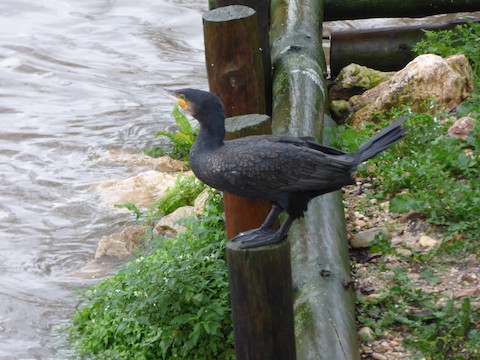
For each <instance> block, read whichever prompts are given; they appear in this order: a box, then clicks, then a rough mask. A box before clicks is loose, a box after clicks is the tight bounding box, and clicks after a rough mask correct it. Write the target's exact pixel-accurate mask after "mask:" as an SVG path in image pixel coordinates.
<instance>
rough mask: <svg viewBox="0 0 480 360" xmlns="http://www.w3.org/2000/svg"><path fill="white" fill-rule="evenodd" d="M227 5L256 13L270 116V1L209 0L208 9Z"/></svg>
mask: <svg viewBox="0 0 480 360" xmlns="http://www.w3.org/2000/svg"><path fill="white" fill-rule="evenodd" d="M228 5H245V6H248V7H251V8H252V9H253V10H255V12H256V13H257V19H258V30H259V41H260V53H261V55H262V62H263V70H264V71H263V76H264V84H265V110H266V114H267V115H272V72H271V70H270V69H271V67H272V65H271V56H270V0H209V6H210V9H216V8H218V7H221V6H228Z"/></svg>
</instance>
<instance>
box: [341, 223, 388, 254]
mask: <svg viewBox="0 0 480 360" xmlns="http://www.w3.org/2000/svg"><path fill="white" fill-rule="evenodd" d="M357 221H358V220H357ZM380 232H383V233H384V234H385V235H387V236H388V235H389V233H388V230H387V229H385V228H378V227H375V228H371V229H368V230H364V231H360V232H358V233H355V234H353V235H352V238H351V239H350V246H351V247H352V248H354V249H357V248H367V247H369V246H370V244H371V243H372V242H373V240H375V236H377V234H378V233H380Z"/></svg>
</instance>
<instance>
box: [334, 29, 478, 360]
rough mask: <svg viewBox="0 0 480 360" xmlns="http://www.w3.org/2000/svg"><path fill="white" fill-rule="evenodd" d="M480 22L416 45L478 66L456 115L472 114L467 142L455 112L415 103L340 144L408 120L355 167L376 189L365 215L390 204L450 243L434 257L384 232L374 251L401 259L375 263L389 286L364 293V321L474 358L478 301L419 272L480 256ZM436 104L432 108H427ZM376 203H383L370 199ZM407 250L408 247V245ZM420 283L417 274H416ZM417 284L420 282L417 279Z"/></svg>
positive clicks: (424, 348) (417, 344)
mask: <svg viewBox="0 0 480 360" xmlns="http://www.w3.org/2000/svg"><path fill="white" fill-rule="evenodd" d="M479 40H480V24H478V23H470V24H468V25H466V26H460V27H458V28H457V29H456V30H455V31H440V32H430V31H428V32H426V40H425V41H422V42H421V43H419V44H417V46H416V48H415V50H416V51H417V53H418V54H421V53H436V54H438V55H441V56H449V55H452V54H459V53H463V54H465V55H466V56H467V57H469V60H470V63H471V65H472V68H473V69H474V85H475V90H474V92H473V93H472V95H471V97H470V98H469V99H467V100H466V101H465V102H464V103H462V104H461V105H460V106H459V107H458V109H457V113H456V114H455V115H456V116H455V117H456V118H459V117H462V116H467V115H468V116H470V117H472V118H473V119H475V120H476V123H475V127H474V129H473V131H472V132H471V133H470V134H469V136H468V137H467V138H466V139H465V140H462V139H458V138H452V137H447V136H446V132H447V129H448V128H449V127H450V126H451V125H452V123H453V121H452V120H454V118H453V117H452V114H446V113H445V114H434V115H430V114H416V113H412V112H411V111H410V110H409V108H408V107H405V108H403V109H393V110H392V111H391V112H390V113H389V114H383V115H380V116H379V117H380V119H381V121H380V122H379V123H375V124H374V123H372V124H368V125H367V126H366V128H365V129H362V130H357V129H352V128H350V127H349V126H340V127H339V128H338V130H339V131H338V133H337V135H336V136H337V137H336V138H335V139H334V145H335V146H338V147H341V148H343V149H347V150H355V149H356V148H357V147H358V146H359V145H360V144H361V143H363V142H364V141H366V140H367V139H368V138H370V137H371V136H372V135H373V134H374V133H375V132H376V131H378V130H380V129H381V128H383V127H385V126H386V125H387V124H388V123H390V122H391V121H392V119H397V118H399V117H401V116H404V115H406V116H408V118H409V120H408V125H409V126H410V130H409V133H408V137H407V138H406V139H405V140H403V141H401V142H400V143H399V144H397V145H396V146H395V148H394V149H392V150H389V151H386V152H384V153H381V154H380V155H379V156H377V157H376V159H375V160H374V161H372V162H370V163H368V164H366V165H364V166H362V167H360V169H359V170H358V171H357V172H356V175H357V176H358V177H359V178H368V182H369V183H372V184H373V188H374V189H373V190H370V189H366V190H365V191H364V192H365V193H366V198H365V199H363V200H362V201H358V204H360V206H362V205H364V206H365V205H367V204H368V207H369V209H365V210H364V209H361V208H360V209H359V210H360V211H361V212H363V213H367V214H368V213H369V212H372V209H371V208H372V207H373V206H379V205H373V204H374V203H382V202H384V201H385V200H389V203H390V207H389V209H390V211H392V212H395V213H409V212H416V213H418V214H420V215H421V217H422V218H425V219H426V220H427V221H428V223H430V224H431V225H430V226H431V227H432V228H435V229H436V230H439V231H441V232H442V233H443V239H442V243H441V245H440V246H439V247H437V248H435V249H433V250H432V251H430V253H427V254H425V253H420V252H418V251H415V250H414V249H408V250H410V251H411V253H412V256H411V257H408V256H407V257H405V256H404V255H402V252H401V251H399V249H398V248H397V247H394V246H392V244H391V242H390V240H389V239H388V238H387V237H385V236H377V238H376V239H375V241H374V244H373V245H372V247H371V249H370V251H371V252H372V253H377V254H381V255H382V256H387V255H388V256H390V257H391V256H394V257H395V258H396V259H401V261H399V262H398V263H397V264H396V265H393V264H388V263H383V262H382V261H378V262H374V263H372V264H370V265H368V273H369V274H370V276H375V277H376V278H377V279H378V280H379V281H380V282H381V283H382V284H383V286H382V287H381V289H380V290H379V293H376V294H375V296H368V295H367V296H363V295H361V296H359V297H358V313H359V316H358V323H359V326H368V327H370V328H371V329H373V330H374V333H375V334H376V335H377V336H379V337H381V336H383V335H384V334H385V332H397V333H401V334H403V336H405V341H404V343H403V345H404V346H406V347H408V348H409V349H410V350H411V351H412V352H413V353H414V354H415V355H414V358H419V359H420V358H426V359H441V360H442V359H474V358H478V357H479V356H480V329H479V326H478V325H479V323H480V308H479V306H478V303H475V302H473V301H472V300H473V299H472V297H468V296H465V297H462V298H455V297H452V296H451V295H448V296H447V295H445V294H442V292H438V291H433V290H427V289H425V288H419V287H418V286H415V285H414V281H413V279H412V274H413V273H417V274H418V275H419V276H420V279H421V281H423V282H424V283H427V284H430V285H431V286H427V288H429V289H434V288H435V286H434V285H435V284H437V285H438V284H439V283H440V282H441V281H442V277H441V276H440V274H445V273H446V271H445V269H446V268H449V266H450V264H454V263H455V262H457V261H459V260H461V259H463V258H466V257H468V255H469V254H476V255H477V256H478V254H479V249H480V237H479V235H478V234H480V155H479V154H480V122H479V121H478V119H479V118H480V91H479V89H480V48H479V47H478V41H479ZM426 108H428V104H427V106H426ZM372 199H375V201H373V202H372V201H371V200H372ZM402 247H403V248H406V245H405V244H403V245H402ZM417 281H418V280H417ZM417 284H418V283H417Z"/></svg>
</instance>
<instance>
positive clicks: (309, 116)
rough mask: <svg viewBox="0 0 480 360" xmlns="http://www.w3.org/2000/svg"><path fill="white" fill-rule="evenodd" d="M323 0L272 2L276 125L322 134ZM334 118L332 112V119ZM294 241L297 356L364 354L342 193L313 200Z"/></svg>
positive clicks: (280, 129) (349, 359) (301, 359)
mask: <svg viewBox="0 0 480 360" xmlns="http://www.w3.org/2000/svg"><path fill="white" fill-rule="evenodd" d="M322 9H323V0H272V10H271V14H272V19H271V24H272V28H271V43H272V64H273V68H274V70H273V113H272V119H273V123H272V131H273V133H274V134H276V135H293V136H314V137H315V138H316V139H317V140H318V141H320V142H321V141H322V140H323V127H324V118H325V116H324V112H325V109H326V108H327V106H326V101H327V89H326V83H325V81H324V78H323V74H324V72H325V70H326V69H325V62H324V54H323V50H322V39H321V34H322V30H321V28H322V15H323V14H322ZM327 118H328V117H327ZM288 238H289V241H290V242H291V244H292V278H293V287H294V289H295V304H294V314H295V335H296V341H297V344H296V349H297V359H298V360H312V359H315V360H331V359H335V360H355V359H359V358H360V354H359V352H358V343H357V331H356V322H355V297H354V296H355V295H354V292H353V290H352V289H351V288H348V287H345V284H347V283H348V282H349V281H350V258H349V254H348V242H347V238H346V227H345V217H344V213H343V206H342V202H341V194H340V192H339V191H336V192H334V193H329V194H325V195H323V196H319V197H317V198H316V199H314V200H312V201H311V202H310V203H309V206H308V211H307V212H306V214H305V218H304V220H300V219H299V220H297V221H295V222H294V224H293V225H292V228H291V229H290V232H289V235H288Z"/></svg>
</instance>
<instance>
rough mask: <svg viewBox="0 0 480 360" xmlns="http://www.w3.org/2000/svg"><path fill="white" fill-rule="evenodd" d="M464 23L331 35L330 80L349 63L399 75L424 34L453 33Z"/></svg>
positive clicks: (462, 21)
mask: <svg viewBox="0 0 480 360" xmlns="http://www.w3.org/2000/svg"><path fill="white" fill-rule="evenodd" d="M465 23H466V21H465V20H459V19H456V20H452V21H448V22H442V23H439V24H431V25H413V26H399V27H398V26H397V27H385V28H379V29H368V30H348V31H335V32H332V34H331V40H330V71H331V73H332V76H337V75H338V73H339V72H340V70H341V69H342V68H343V67H345V66H347V65H349V64H351V63H355V64H359V65H363V66H368V67H370V68H372V69H376V70H381V71H398V70H400V69H402V68H403V67H404V66H405V65H407V63H409V62H410V61H412V60H413V59H414V58H415V55H414V54H413V53H412V47H413V46H414V45H415V44H416V43H417V42H418V41H420V40H422V39H423V38H424V37H425V34H424V32H423V31H424V30H434V31H436V30H447V29H454V28H455V27H456V26H457V25H460V24H465Z"/></svg>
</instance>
